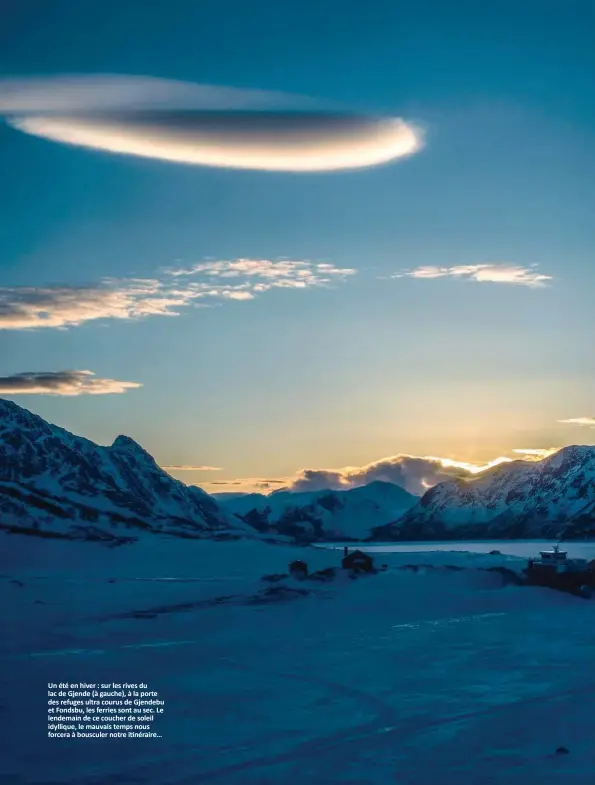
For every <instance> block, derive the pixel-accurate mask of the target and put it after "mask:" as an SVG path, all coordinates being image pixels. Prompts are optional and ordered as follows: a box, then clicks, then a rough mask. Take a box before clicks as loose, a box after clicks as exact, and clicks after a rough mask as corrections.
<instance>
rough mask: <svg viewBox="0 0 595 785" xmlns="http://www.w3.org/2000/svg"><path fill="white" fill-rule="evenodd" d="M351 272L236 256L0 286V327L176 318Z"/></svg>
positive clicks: (339, 278) (323, 282) (341, 278)
mask: <svg viewBox="0 0 595 785" xmlns="http://www.w3.org/2000/svg"><path fill="white" fill-rule="evenodd" d="M354 273H355V270H352V269H347V268H339V267H335V266H334V265H332V264H316V263H314V262H309V261H297V260H296V261H292V260H280V261H271V260H252V259H235V260H227V261H215V262H204V263H200V264H196V265H194V266H192V267H190V268H188V269H171V270H167V271H165V272H164V273H163V275H161V276H160V277H154V278H140V279H136V278H129V279H104V280H102V281H100V282H98V283H96V284H89V285H85V286H41V287H35V286H13V287H0V330H25V329H34V328H43V327H45V328H49V327H53V328H65V327H73V326H77V325H81V324H83V323H84V322H89V321H93V320H97V319H140V318H143V317H148V316H178V315H179V314H180V309H182V308H185V307H188V306H191V305H192V306H202V307H205V306H207V305H212V304H216V303H221V302H224V301H241V300H252V299H254V297H256V296H257V295H259V294H262V293H264V292H266V291H268V290H270V289H273V288H293V289H304V288H311V287H314V286H327V285H329V284H330V283H331V282H332V281H344V280H345V279H346V278H347V277H348V276H349V275H353V274H354ZM191 277H192V280H190V278H191Z"/></svg>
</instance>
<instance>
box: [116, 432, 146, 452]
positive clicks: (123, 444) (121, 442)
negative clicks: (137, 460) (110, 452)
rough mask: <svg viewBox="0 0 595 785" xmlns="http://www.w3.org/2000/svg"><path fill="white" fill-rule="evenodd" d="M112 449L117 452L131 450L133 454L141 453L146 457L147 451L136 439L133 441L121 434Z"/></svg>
mask: <svg viewBox="0 0 595 785" xmlns="http://www.w3.org/2000/svg"><path fill="white" fill-rule="evenodd" d="M112 448H114V449H116V450H129V451H131V452H141V453H143V455H146V450H144V449H143V448H142V447H141V446H140V444H139V443H138V442H135V441H134V439H131V438H130V436H125V435H124V434H120V435H119V436H116V438H115V439H114V443H113V444H112Z"/></svg>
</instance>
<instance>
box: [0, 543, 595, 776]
mask: <svg viewBox="0 0 595 785" xmlns="http://www.w3.org/2000/svg"><path fill="white" fill-rule="evenodd" d="M155 539H157V538H155ZM482 546H483V548H484V552H483V553H472V552H470V551H460V550H459V551H458V552H457V551H453V550H450V552H448V551H442V552H428V551H426V552H423V549H427V548H431V547H432V546H429V545H428V544H427V543H425V544H423V545H420V546H417V548H418V551H417V552H412V551H410V550H408V549H403V548H401V549H400V550H399V551H398V552H392V553H382V554H376V559H377V562H378V563H387V564H388V567H389V568H388V569H387V570H386V571H385V572H381V573H379V574H378V575H375V576H368V577H365V578H361V579H358V580H354V581H352V580H349V579H348V578H344V579H337V580H336V581H334V582H331V583H328V584H327V583H324V584H315V583H311V584H310V583H308V584H307V586H308V588H310V589H311V590H312V593H311V595H310V596H306V597H301V598H299V599H295V600H292V601H287V602H278V603H264V604H245V603H246V600H247V598H249V597H253V596H255V595H256V594H257V593H258V592H260V591H262V589H263V587H266V586H267V584H266V583H263V582H262V581H261V580H260V578H261V576H263V575H265V574H267V573H277V572H283V571H285V570H286V567H287V564H288V562H289V561H291V560H292V559H294V558H302V559H305V560H306V561H307V562H308V563H309V565H310V567H311V569H316V568H321V567H325V566H331V565H337V564H338V563H339V561H340V556H341V554H340V552H337V551H336V550H325V549H322V548H302V549H297V548H291V547H288V546H279V545H277V546H273V545H265V544H263V543H259V542H251V541H235V542H222V543H218V542H210V541H199V542H195V541H189V542H180V541H178V540H174V539H172V540H169V539H165V538H164V539H161V538H159V539H158V540H157V542H152V541H149V540H147V541H146V542H145V541H143V542H139V543H137V544H135V545H132V546H124V547H122V548H118V549H115V550H109V549H104V548H102V547H101V546H98V545H97V544H93V543H88V542H61V541H42V540H35V539H34V538H26V537H19V536H4V537H2V538H1V541H0V602H1V603H2V607H3V609H6V616H5V619H4V621H5V625H4V627H5V629H8V631H9V635H8V636H6V638H5V640H4V641H3V642H2V648H1V654H2V662H1V667H0V716H2V717H3V719H4V720H6V722H5V723H3V724H4V725H5V726H6V728H7V731H5V732H4V733H5V734H6V733H8V736H6V735H5V737H4V738H5V741H6V740H8V743H7V744H5V745H4V746H5V752H4V755H3V758H2V762H1V763H0V774H1V775H2V776H3V778H2V777H0V782H2V785H4V783H6V784H8V783H15V785H16V783H23V784H24V785H50V784H51V783H53V784H54V785H55V784H56V783H72V785H75V784H76V785H87V784H88V785H91V783H93V784H94V785H95V784H97V785H99V784H100V783H101V784H102V785H103V783H106V784H107V785H112V784H113V785H116V784H117V785H124V784H126V785H128V784H130V785H132V783H134V784H135V785H142V784H143V783H146V784H147V785H149V784H150V785H195V784H198V783H222V784H223V785H256V784H258V785H265V784H267V783H271V784H272V783H284V784H287V785H294V784H295V785H298V783H299V785H303V784H304V783H315V784H316V785H328V784H332V783H342V784H346V785H347V784H348V785H355V784H356V783H358V785H364V783H365V784H366V785H368V784H370V785H380V784H381V783H382V785H385V784H386V783H404V784H407V785H409V784H411V785H413V783H415V784H416V785H425V784H426V783H427V784H428V785H430V784H432V785H434V784H435V785H455V783H456V785H470V784H471V783H474V784H475V783H476V784H477V785H480V783H488V784H492V785H500V784H502V785H504V783H512V785H516V784H517V783H523V784H525V783H526V782H527V781H528V780H529V779H530V780H531V781H532V782H535V783H539V785H542V784H545V785H550V784H551V785H553V784H554V783H556V784H557V783H560V785H562V783H566V784H568V785H579V783H580V785H583V783H584V784H585V785H586V783H589V784H590V785H592V783H593V771H594V770H595V747H594V745H593V744H592V716H593V690H594V688H595V677H594V675H593V663H594V662H595V623H594V622H595V602H589V601H585V600H582V599H577V598H575V597H571V596H569V595H564V594H561V593H557V592H554V591H550V590H547V589H541V588H528V587H517V586H512V585H508V586H503V585H502V582H501V579H500V576H499V575H498V574H497V573H491V572H487V571H485V570H483V569H479V568H481V567H486V566H506V567H508V568H512V569H520V568H521V567H522V565H523V561H522V560H521V559H520V558H519V557H518V556H515V554H514V552H513V551H514V550H515V549H517V550H518V549H519V548H521V546H523V547H525V548H526V549H527V550H528V551H529V552H530V554H532V553H534V552H535V551H536V550H539V547H540V544H539V543H528V544H521V543H502V544H500V546H498V544H495V543H488V544H486V543H483V544H482ZM376 547H377V546H376ZM456 547H457V549H461V548H471V547H472V545H469V546H467V545H466V544H463V543H456ZM476 547H477V548H479V545H476ZM494 547H499V549H500V550H502V551H503V552H505V551H506V550H507V549H508V553H504V555H502V556H493V555H492V556H490V555H487V554H485V549H493V548H494ZM449 548H450V549H452V548H453V544H452V543H450V544H449ZM593 548H595V545H591V546H582V545H579V544H575V543H573V544H572V547H569V551H570V555H571V556H586V557H587V558H588V557H589V555H590V554H589V553H588V551H589V550H591V552H592V549H593ZM523 555H524V554H523ZM413 563H416V564H428V565H433V566H434V567H435V568H436V569H426V570H421V571H418V572H412V571H410V570H404V569H400V568H402V567H404V566H405V565H406V564H413ZM446 565H450V566H459V567H464V568H465V569H462V570H459V571H455V570H447V569H443V568H444V567H445V566H446ZM291 585H292V586H293V587H296V586H300V587H305V586H306V584H305V583H300V584H298V583H297V582H295V583H292V584H291ZM221 596H228V597H229V596H231V597H233V598H234V599H232V600H230V601H228V602H226V603H221V604H216V605H213V604H210V603H209V600H212V599H213V598H215V597H221ZM41 603H43V604H41ZM143 610H144V611H147V610H151V611H152V614H151V615H145V616H144V617H143V616H142V615H139V614H138V611H143ZM135 613H136V615H135ZM62 680H64V681H70V682H76V681H89V680H90V681H96V680H97V681H99V680H103V681H105V682H107V681H124V680H128V681H132V682H139V681H141V680H143V681H145V682H147V683H148V685H149V687H150V688H152V689H156V690H158V691H159V692H160V693H161V697H162V698H164V699H165V701H166V712H165V714H164V715H163V719H162V721H161V722H160V724H159V732H160V733H161V734H162V736H163V737H162V738H161V739H135V740H130V739H124V740H119V739H88V740H87V739H77V740H71V739H48V738H47V729H46V711H45V710H46V700H47V698H46V690H47V683H48V682H50V681H55V682H59V681H62ZM561 746H564V747H566V748H568V749H569V751H570V752H569V754H568V755H558V756H556V755H554V752H555V750H556V749H557V748H558V747H561ZM11 778H12V779H11Z"/></svg>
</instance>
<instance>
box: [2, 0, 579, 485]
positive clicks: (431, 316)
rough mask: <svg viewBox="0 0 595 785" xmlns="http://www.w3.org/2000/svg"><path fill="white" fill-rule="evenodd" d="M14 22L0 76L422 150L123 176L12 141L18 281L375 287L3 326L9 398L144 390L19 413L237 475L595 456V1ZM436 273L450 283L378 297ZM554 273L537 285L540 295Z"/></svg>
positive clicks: (62, 400)
mask: <svg viewBox="0 0 595 785" xmlns="http://www.w3.org/2000/svg"><path fill="white" fill-rule="evenodd" d="M2 14H3V20H2V26H1V30H0V72H1V76H2V78H14V77H21V76H41V75H45V76H51V75H63V74H94V73H95V74H101V73H110V74H133V75H149V76H155V77H161V78H168V79H176V80H184V81H191V82H198V83H207V84H215V85H231V86H235V87H240V88H260V89H266V90H279V91H283V92H287V93H297V94H306V95H310V96H315V97H319V98H322V99H328V100H330V101H333V102H337V103H340V104H343V105H346V106H349V107H351V108H353V109H357V110H362V111H373V112H383V113H386V114H389V115H394V116H398V117H403V118H404V119H405V120H409V121H413V122H417V123H421V124H422V125H423V127H424V128H425V129H426V146H425V148H424V149H423V150H421V151H420V152H419V153H417V154H416V155H414V156H412V157H411V158H408V159H405V160H402V161H397V162H394V163H390V164H388V165H385V166H380V167H377V168H372V169H365V170H361V171H351V172H329V173H317V174H292V173H286V174H283V173H271V172H245V171H235V170H231V169H206V168H200V167H194V166H182V165H175V164H168V163H163V162H159V161H151V160H143V159H136V158H131V157H123V156H116V155H110V154H106V153H103V152H97V151H92V150H84V149H79V148H74V147H69V146H66V145H60V144H55V143H53V142H50V141H47V140H44V139H39V138H35V137H32V136H28V135H25V134H22V133H19V132H18V131H16V130H14V129H13V128H10V127H8V126H5V125H1V126H0V172H1V178H0V204H1V205H2V221H1V223H0V276H1V279H0V285H2V286H4V287H11V286H12V287H14V286H29V287H40V288H41V287H48V286H56V285H61V286H63V287H66V288H68V287H72V286H74V285H82V284H85V285H91V286H92V285H96V284H97V282H98V281H100V280H101V279H102V278H104V277H106V276H107V277H113V278H117V279H118V280H123V281H129V279H131V278H135V279H136V278H142V279H151V280H153V279H156V278H159V276H160V275H161V273H160V270H162V269H163V268H164V267H170V266H172V265H173V266H175V265H182V266H186V267H188V266H192V265H193V264H197V263H200V262H201V261H203V260H204V259H205V258H206V257H212V258H215V259H219V260H233V259H237V258H248V259H257V260H276V259H278V258H279V257H287V258H290V259H292V260H309V261H311V262H313V263H329V264H333V265H335V266H336V267H338V268H349V269H354V270H356V271H357V273H356V274H354V275H350V276H349V277H347V278H345V280H341V281H337V282H336V284H335V285H334V286H333V287H332V288H331V289H327V288H319V287H316V286H313V287H312V288H309V289H308V290H304V291H298V290H293V289H284V288H281V289H274V290H271V291H267V292H264V293H263V294H262V295H261V296H259V297H257V298H255V299H254V300H253V301H250V302H235V301H230V302H225V303H224V304H222V305H221V307H217V308H210V309H201V308H199V309H196V308H193V307H186V306H184V307H182V308H181V309H180V315H179V316H177V317H171V318H164V317H161V316H149V317H147V318H144V319H141V320H140V321H134V322H132V321H130V320H125V319H119V318H106V319H101V320H93V321H91V320H87V321H83V323H81V324H80V325H79V326H71V327H69V329H67V330H64V329H57V328H50V327H47V328H43V329H37V330H21V329H10V330H8V329H7V330H4V331H2V332H0V350H1V361H0V362H1V365H0V376H6V377H8V376H11V375H13V374H17V373H20V372H23V371H31V372H35V371H61V370H64V369H73V368H74V369H90V370H92V371H93V372H95V373H96V374H97V376H98V377H101V378H108V379H116V380H118V379H122V380H131V381H134V382H138V383H140V384H142V385H143V386H142V387H141V388H140V389H136V390H135V389H132V390H129V391H128V392H126V394H122V395H101V396H98V395H93V396H91V395H88V396H87V395H81V396H79V397H50V396H41V395H39V396H35V397H30V396H21V395H18V396H16V395H15V397H14V399H15V400H17V402H20V403H22V404H23V405H25V406H28V407H30V408H32V409H33V410H34V411H38V412H39V413H40V414H42V415H43V416H46V417H47V418H49V419H52V420H53V421H55V422H58V423H59V424H62V425H64V426H66V427H68V428H69V429H71V430H74V431H76V432H79V433H81V434H83V435H87V436H89V437H90V438H94V439H96V440H98V441H102V442H108V441H111V439H113V438H114V436H115V435H116V433H117V432H119V431H124V432H126V433H129V434H130V435H131V436H133V437H134V438H136V439H137V440H139V441H141V442H142V443H143V444H145V446H146V447H147V448H148V449H149V450H150V451H151V452H152V453H153V454H155V456H156V457H157V459H158V460H159V461H161V462H162V463H165V464H193V465H195V464H214V465H216V466H221V467H222V468H223V469H224V470H225V472H224V473H221V477H223V478H225V477H259V476H263V475H272V474H278V475H282V476H285V475H289V474H292V473H293V472H294V471H295V470H296V469H299V468H301V467H305V466H308V467H310V466H313V467H321V468H330V467H337V466H343V465H346V464H353V465H361V464H363V463H367V462H370V461H374V460H377V459H380V458H383V457H385V456H387V455H393V454H397V453H399V452H411V453H414V454H423V455H439V456H448V457H451V458H457V459H460V460H462V461H471V460H475V461H484V460H489V459H491V458H494V457H496V456H497V455H500V454H508V453H509V451H510V450H512V449H514V448H519V447H520V448H523V447H526V448H533V447H536V448H539V447H543V448H546V447H551V446H561V445H562V444H564V443H568V442H569V441H575V442H576V441H581V440H585V439H586V440H587V441H588V440H589V433H588V431H587V430H584V429H583V430H581V429H580V428H579V427H578V426H577V427H576V428H575V429H573V427H572V426H566V425H561V424H559V423H557V420H559V419H564V418H574V417H582V416H586V415H589V414H592V411H590V410H589V408H591V410H592V401H593V394H594V392H595V391H594V384H593V372H594V370H595V368H594V363H593V353H592V334H593V327H594V326H595V325H594V322H595V319H594V318H593V315H592V313H593V309H592V303H593V295H594V294H595V291H594V290H595V273H594V270H593V264H594V259H593V248H594V245H595V243H594V241H595V229H594V223H595V222H594V221H593V215H594V214H595V144H594V142H595V109H594V98H595V47H594V46H593V41H594V40H595V4H593V2H586V1H585V2H576V1H574V0H567V1H563V0H559V1H556V2H552V1H549V2H548V0H531V1H530V0H515V1H514V2H508V0H500V1H499V2H489V1H487V0H484V1H483V2H479V0H477V1H476V2H457V1H456V0H453V2H444V0H441V1H440V2H423V0H422V1H421V2H416V3H399V2H395V0H392V1H390V2H389V1H388V0H387V1H386V2H384V1H380V0H369V2H366V3H360V2H354V3H346V2H324V1H321V0H318V2H309V1H305V2H304V1H303V0H302V2H299V3H297V2H258V0H256V1H255V2H249V3H248V2H211V1H210V0H207V1H205V0H202V1H201V2H197V1H196V0H195V1H194V2H188V1H182V0H168V2H163V1H162V0H153V2H140V1H139V2H129V1H127V0H121V1H120V2H103V3H87V2H83V0H77V1H74V0H73V1H72V2H64V1H60V0H52V2H46V1H44V2H29V1H28V0H4V2H3V3H2ZM478 265H488V266H490V265H491V266H492V267H494V269H496V273H495V274H491V273H490V275H491V278H492V279H493V278H494V277H496V278H497V277H498V269H499V268H503V269H504V270H505V271H506V270H509V271H510V270H516V271H517V272H516V273H510V272H509V273H502V275H504V277H505V278H506V276H508V277H507V278H506V281H505V282H502V281H501V280H500V281H498V280H488V281H481V282H478V281H476V280H469V278H470V277H473V276H472V274H471V273H470V272H469V271H468V272H467V273H465V271H464V270H462V269H461V268H463V267H464V266H467V267H468V268H469V267H473V268H475V267H477V266H478ZM419 268H432V269H434V273H436V269H435V268H437V269H438V273H436V274H433V275H432V276H431V277H429V276H426V277H425V278H420V277H417V278H416V277H412V276H410V275H406V274H405V275H404V277H400V278H395V279H390V280H387V278H388V276H390V275H392V274H395V273H398V274H403V271H410V272H411V271H415V270H418V269H419ZM453 269H454V270H455V272H452V271H453ZM457 270H458V272H456V271H457ZM440 271H441V272H440ZM519 271H521V273H522V271H524V273H525V278H522V277H521V279H520V283H519V279H518V276H519V274H520V273H519ZM476 272H477V271H476ZM488 272H490V271H489V270H488ZM492 273H493V270H492ZM536 274H542V275H545V276H549V278H548V279H547V280H546V281H545V283H546V284H547V285H546V286H544V287H539V286H534V285H530V282H531V281H532V280H534V279H532V278H531V275H533V276H534V275H536ZM473 275H475V276H476V273H473ZM490 275H488V277H490ZM515 275H516V276H517V278H516V283H515V280H514V276H515ZM527 276H528V277H527ZM523 281H524V282H523ZM527 281H528V282H529V285H527ZM127 285H128V284H127ZM7 397H10V396H7ZM179 476H183V477H184V478H185V479H186V480H190V479H191V480H192V481H198V482H201V483H202V484H204V482H203V480H207V479H209V477H210V475H209V476H206V475H203V474H199V473H197V474H191V475H189V474H188V473H185V474H184V475H179Z"/></svg>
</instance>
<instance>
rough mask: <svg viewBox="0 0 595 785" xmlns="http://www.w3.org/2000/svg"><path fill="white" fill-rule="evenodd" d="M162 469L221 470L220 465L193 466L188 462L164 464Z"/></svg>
mask: <svg viewBox="0 0 595 785" xmlns="http://www.w3.org/2000/svg"><path fill="white" fill-rule="evenodd" d="M161 468H162V469H165V471H166V472H174V471H175V472H221V471H223V469H221V468H220V467H219V466H192V465H188V464H186V463H183V464H180V465H174V466H162V467H161Z"/></svg>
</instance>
